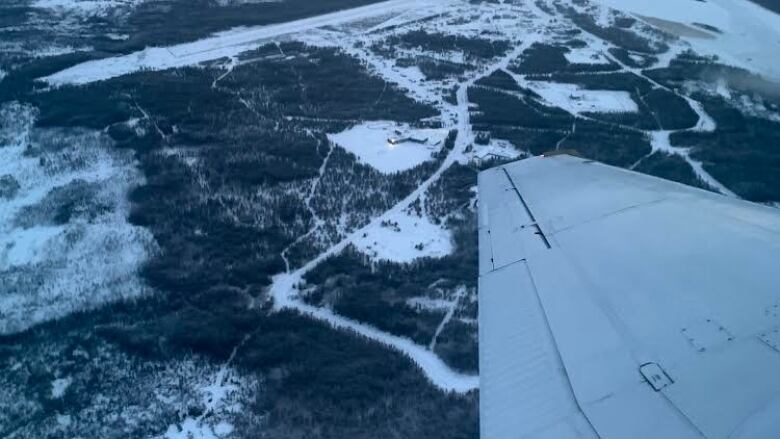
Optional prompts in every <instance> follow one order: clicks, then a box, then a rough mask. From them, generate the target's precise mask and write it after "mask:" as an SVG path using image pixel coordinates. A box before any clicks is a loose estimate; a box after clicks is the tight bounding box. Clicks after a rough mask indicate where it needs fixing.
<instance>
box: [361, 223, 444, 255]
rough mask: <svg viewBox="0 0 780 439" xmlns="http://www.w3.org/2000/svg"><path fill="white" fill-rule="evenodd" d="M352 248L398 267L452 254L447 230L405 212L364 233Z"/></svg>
mask: <svg viewBox="0 0 780 439" xmlns="http://www.w3.org/2000/svg"><path fill="white" fill-rule="evenodd" d="M353 244H354V245H355V246H356V247H357V248H358V249H359V250H360V251H362V252H363V253H365V254H367V255H369V256H370V257H371V258H372V259H375V260H388V261H393V262H401V263H404V262H411V261H413V260H415V259H418V258H422V257H433V258H438V257H443V256H446V255H448V254H450V253H451V252H452V236H451V233H450V231H449V230H446V229H444V228H442V227H441V226H437V225H435V224H433V223H431V222H430V221H429V220H428V218H427V217H422V218H421V217H418V216H415V215H409V214H407V213H405V212H398V213H394V214H393V215H388V216H387V217H386V218H385V220H384V222H383V223H380V224H379V225H378V226H377V225H375V226H374V227H371V228H368V229H365V230H364V232H363V234H362V235H361V236H359V237H357V238H356V239H355V240H354V241H353Z"/></svg>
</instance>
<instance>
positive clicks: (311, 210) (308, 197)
mask: <svg viewBox="0 0 780 439" xmlns="http://www.w3.org/2000/svg"><path fill="white" fill-rule="evenodd" d="M332 154H333V146H332V145H328V153H327V154H326V155H325V158H324V159H323V160H322V164H321V165H320V169H319V172H318V174H317V177H315V178H314V179H313V180H312V183H311V186H310V187H309V192H308V193H307V194H306V198H305V204H306V209H308V211H309V213H310V214H311V217H312V221H313V222H314V224H313V225H312V227H311V228H310V229H309V231H308V232H306V233H305V234H303V235H301V236H299V237H298V238H296V239H295V241H293V242H291V243H290V244H289V245H288V246H287V247H285V248H284V250H282V253H281V256H282V260H284V267H285V272H286V273H289V272H290V259H289V258H288V256H287V254H288V253H289V252H290V249H292V248H293V247H294V246H296V245H298V244H299V243H300V242H302V241H303V240H304V239H306V238H308V237H309V236H311V235H312V234H313V233H315V232H316V231H317V230H318V229H319V228H320V227H321V226H322V225H323V223H324V221H323V220H322V218H320V217H319V215H317V211H316V210H314V208H313V207H312V206H311V200H312V198H314V194H315V193H316V192H317V187H318V186H319V185H320V180H322V176H323V175H324V174H325V170H326V169H327V168H328V162H329V161H330V156H331V155H332Z"/></svg>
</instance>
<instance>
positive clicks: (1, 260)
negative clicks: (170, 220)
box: [0, 103, 154, 333]
mask: <svg viewBox="0 0 780 439" xmlns="http://www.w3.org/2000/svg"><path fill="white" fill-rule="evenodd" d="M0 119H2V122H0V127H3V128H2V129H0V189H2V190H0V193H1V195H2V196H1V197H0V285H2V288H0V333H9V332H15V331H19V330H23V329H25V328H28V327H30V326H33V325H35V324H37V323H40V322H44V321H47V320H51V319H56V318H59V317H63V316H65V315H67V314H69V313H71V312H73V311H77V310H82V309H89V308H93V307H95V306H98V305H100V304H103V303H105V302H107V301H110V300H116V299H118V298H129V297H137V296H139V295H141V294H144V293H145V292H146V291H147V289H146V287H145V286H144V285H143V284H142V282H140V281H139V279H138V270H139V268H140V266H141V264H143V263H144V261H145V260H146V259H147V257H148V256H149V254H150V252H151V251H154V240H153V238H152V235H151V233H150V232H149V231H147V230H146V229H142V228H140V227H136V226H132V225H130V224H129V223H128V222H127V217H128V214H129V210H130V206H129V202H128V201H127V192H128V191H129V190H130V188H131V187H132V186H133V185H135V184H138V183H140V182H141V176H140V175H139V174H138V171H137V169H136V168H135V167H134V163H133V160H132V158H131V156H130V155H129V153H127V152H119V151H116V150H114V149H112V148H111V147H110V145H109V141H108V140H107V138H106V137H104V135H103V134H101V133H97V132H87V131H74V132H71V131H65V130H39V129H34V128H33V126H32V124H33V122H34V120H35V111H34V110H33V109H32V108H31V107H28V106H24V105H21V104H16V103H11V104H7V105H4V106H3V107H2V108H0ZM106 261H111V262H110V263H107V262H106Z"/></svg>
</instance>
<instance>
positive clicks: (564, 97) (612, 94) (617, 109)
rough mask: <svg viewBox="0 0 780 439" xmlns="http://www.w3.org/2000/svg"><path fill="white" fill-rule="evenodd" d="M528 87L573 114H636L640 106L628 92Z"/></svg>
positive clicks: (564, 86)
mask: <svg viewBox="0 0 780 439" xmlns="http://www.w3.org/2000/svg"><path fill="white" fill-rule="evenodd" d="M528 86H529V87H530V88H531V89H532V90H533V91H535V92H536V93H538V94H539V95H540V96H542V98H543V99H544V101H545V102H546V103H548V104H550V105H552V106H555V107H559V108H562V109H564V110H566V111H568V112H570V113H573V114H580V113H583V112H595V113H636V112H638V111H639V106H637V104H636V102H634V100H633V99H631V94H630V93H628V92H627V91H613V90H585V89H583V88H581V87H579V86H578V85H575V84H559V83H554V82H538V81H529V82H528Z"/></svg>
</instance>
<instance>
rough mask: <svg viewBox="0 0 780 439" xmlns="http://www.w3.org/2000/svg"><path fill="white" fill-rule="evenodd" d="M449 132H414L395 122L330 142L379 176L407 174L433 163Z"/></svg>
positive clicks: (345, 133)
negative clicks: (422, 164) (432, 154)
mask: <svg viewBox="0 0 780 439" xmlns="http://www.w3.org/2000/svg"><path fill="white" fill-rule="evenodd" d="M447 132H448V131H447V130H445V129H414V128H411V127H409V125H405V124H398V123H395V122H385V121H378V122H367V123H363V124H360V125H356V126H354V127H352V128H349V129H347V130H345V131H342V132H340V133H337V134H329V135H328V138H329V139H330V140H331V141H332V142H334V143H336V144H337V145H339V146H341V147H342V148H344V149H346V150H347V151H349V152H351V153H352V154H355V155H356V156H357V157H358V159H359V160H360V161H361V162H363V163H365V164H367V165H370V166H372V167H373V168H375V169H376V170H378V171H379V172H382V173H385V174H390V173H393V172H399V171H405V170H407V169H411V168H414V167H415V166H417V165H419V164H421V163H423V162H425V161H427V160H430V159H431V153H432V152H434V151H438V150H439V149H440V148H441V145H442V143H443V141H444V138H445V137H447Z"/></svg>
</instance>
